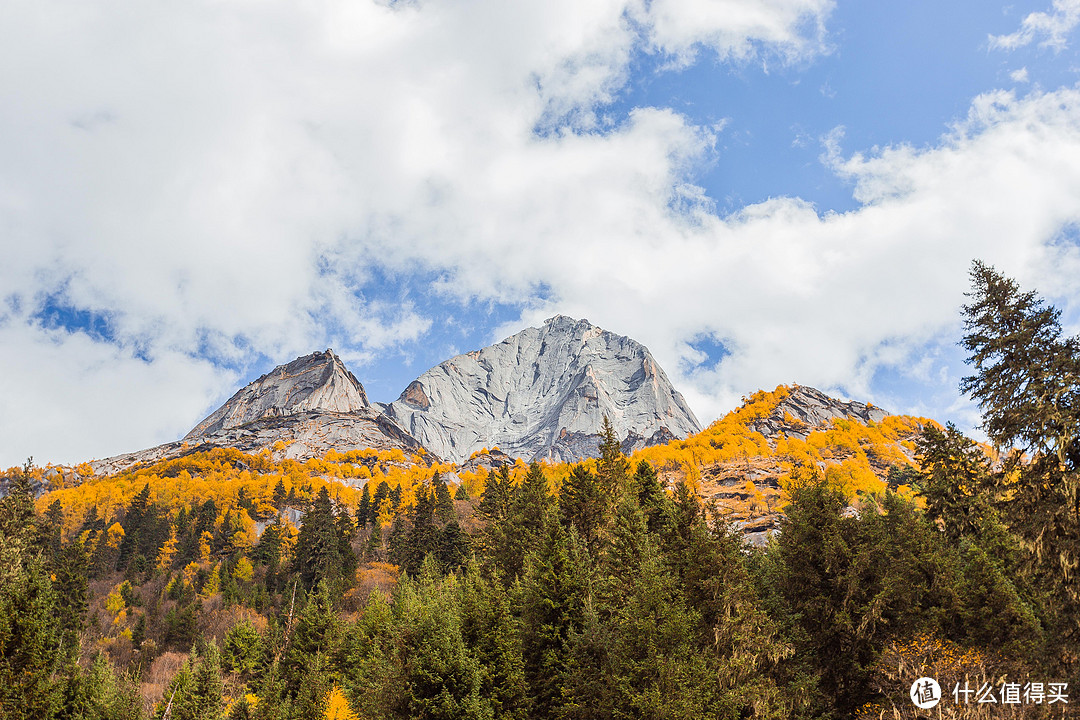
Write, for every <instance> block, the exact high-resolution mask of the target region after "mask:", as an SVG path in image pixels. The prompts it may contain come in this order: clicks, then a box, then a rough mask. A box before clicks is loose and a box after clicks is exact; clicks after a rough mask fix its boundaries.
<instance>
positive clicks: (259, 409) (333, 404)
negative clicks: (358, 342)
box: [91, 350, 420, 473]
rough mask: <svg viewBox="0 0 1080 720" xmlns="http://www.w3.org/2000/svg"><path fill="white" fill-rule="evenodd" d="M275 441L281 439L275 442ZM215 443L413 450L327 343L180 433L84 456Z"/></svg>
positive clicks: (112, 468) (246, 447)
mask: <svg viewBox="0 0 1080 720" xmlns="http://www.w3.org/2000/svg"><path fill="white" fill-rule="evenodd" d="M279 443H280V445H279ZM217 447H227V448H236V449H238V450H243V451H244V452H259V451H261V450H262V449H264V448H268V447H269V448H276V449H275V454H276V455H277V456H279V457H285V458H293V459H297V460H306V459H308V458H313V457H319V456H321V455H324V454H326V452H327V451H329V450H337V451H339V452H348V451H350V450H362V449H366V448H373V449H375V450H392V449H395V448H398V449H401V450H402V451H403V452H405V453H409V454H411V453H415V452H416V451H417V450H419V449H420V444H419V443H418V442H416V440H415V439H413V437H412V436H411V435H409V434H408V433H407V432H405V431H404V430H402V429H401V428H400V427H398V426H397V425H396V424H395V423H394V422H393V421H392V420H390V419H389V418H388V417H386V416H385V415H383V414H382V412H381V411H380V410H379V409H378V408H376V407H373V406H372V405H371V404H370V403H369V402H368V398H367V393H365V392H364V388H363V386H362V385H361V384H360V382H359V381H358V380H357V379H356V377H354V376H353V374H352V373H351V372H349V371H348V370H347V369H346V368H345V365H344V364H343V363H342V362H341V359H340V358H338V356H337V355H335V354H334V352H333V351H332V350H327V351H326V352H316V353H312V354H311V355H306V356H304V357H300V358H297V359H296V360H293V361H292V362H290V363H287V364H285V365H279V366H278V367H276V368H274V369H273V370H272V371H270V372H268V373H266V374H265V375H263V376H262V377H260V378H259V379H258V380H255V381H254V382H252V383H250V384H248V385H247V386H246V387H244V388H242V389H241V390H240V391H238V392H237V393H236V394H235V395H233V396H232V398H230V399H229V401H228V402H226V403H225V404H224V405H222V406H221V407H220V408H218V409H217V410H215V411H214V412H212V413H211V414H210V415H209V416H208V417H207V418H206V419H205V420H203V421H202V422H200V423H199V424H198V425H196V426H195V427H194V428H192V430H191V432H189V433H188V434H187V435H185V436H184V438H183V439H182V440H179V441H177V442H172V443H166V444H164V445H158V446H157V447H153V448H149V449H147V450H140V451H139V452H134V453H128V454H125V455H118V456H116V457H112V458H106V459H105V460H97V461H95V462H93V463H91V466H92V467H93V468H94V471H95V472H97V473H113V472H118V471H120V470H123V469H124V468H127V467H130V466H132V465H134V464H136V463H148V462H156V461H158V460H163V459H165V458H171V457H178V456H181V455H184V454H187V453H189V452H195V451H200V450H211V449H213V448H217Z"/></svg>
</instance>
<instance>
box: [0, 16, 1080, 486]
mask: <svg viewBox="0 0 1080 720" xmlns="http://www.w3.org/2000/svg"><path fill="white" fill-rule="evenodd" d="M1078 25H1080V0H1053V2H1052V3H1051V2H1049V0H1034V1H1032V2H1012V3H1009V4H997V3H995V2H986V0H980V1H979V2H975V1H973V0H972V1H969V0H955V1H954V2H949V3H940V2H929V1H927V0H910V1H909V2H904V3H876V2H866V1H865V0H863V1H861V2H858V1H855V0H849V1H847V2H845V1H844V0H836V1H835V2H834V1H833V0H651V1H650V0H593V1H591V2H584V3H583V2H579V1H578V0H543V1H540V0H517V1H516V2H513V3H507V2H504V1H503V0H454V1H450V0H417V1H412V2H410V1H408V0H397V1H393V0H379V1H372V0H318V1H317V2H311V1H310V0H305V1H301V0H264V1H261V2H252V1H251V0H192V1H191V2H185V3H145V2H135V1H134V0H9V1H8V2H5V3H3V4H2V5H0V252H2V260H0V467H8V466H11V465H16V464H21V462H22V461H23V460H25V459H26V458H27V457H28V456H33V457H34V459H35V462H37V463H39V464H41V463H46V462H53V463H73V462H79V461H83V460H88V459H92V458H101V457H106V456H109V455H114V454H118V453H121V452H126V451H132V450H137V449H141V448H145V447H149V446H152V445H155V444H158V443H161V442H166V441H170V440H174V439H176V438H178V437H180V436H182V435H183V434H184V433H185V432H186V431H187V430H189V429H190V428H191V427H192V426H194V425H195V424H196V423H197V422H198V421H199V420H201V419H202V418H203V417H204V416H205V415H207V414H208V413H209V412H210V411H211V410H213V409H214V408H215V407H217V406H218V405H219V404H221V403H222V402H223V401H224V400H226V399H227V398H228V397H229V396H230V395H231V394H232V393H233V392H235V390H236V389H237V388H238V387H240V386H242V385H243V384H244V383H246V382H248V381H250V380H252V379H254V378H256V377H258V376H259V375H261V374H262V373H264V372H267V371H269V370H270V369H271V368H273V367H274V366H275V365H277V364H280V363H283V362H287V361H289V360H291V359H293V358H295V357H297V356H299V355H303V354H307V353H310V352H312V351H314V350H321V349H323V348H326V347H332V348H334V349H335V350H336V351H337V352H338V354H339V355H340V356H341V357H342V358H343V359H344V360H345V361H346V364H347V365H348V366H349V367H350V369H351V370H352V371H353V372H354V374H356V376H357V377H358V378H359V379H360V380H361V382H362V383H363V384H364V385H365V387H366V389H367V391H368V394H369V396H370V397H371V398H372V399H374V400H379V401H384V402H385V401H390V400H392V399H394V398H396V397H397V395H398V394H399V393H400V392H401V391H402V390H403V389H404V388H405V386H406V385H407V384H408V383H409V381H411V380H412V379H414V378H415V377H417V376H418V375H420V374H421V373H422V372H423V371H425V370H426V369H428V368H429V367H431V366H433V365H435V364H437V363H439V362H441V361H442V360H444V359H447V358H448V357H450V356H452V355H454V354H457V353H460V352H465V351H468V350H472V349H476V348H479V347H482V346H484V345H487V344H490V343H492V342H497V341H498V340H500V339H502V338H504V337H506V336H508V335H510V334H512V333H514V332H517V331H519V330H521V329H522V328H525V327H528V326H531V325H538V324H539V323H541V322H542V321H543V320H544V319H545V318H547V317H550V316H552V315H555V314H557V313H562V314H565V315H570V316H572V317H576V318H587V319H588V320H590V321H591V322H593V323H594V324H597V325H600V326H601V327H604V328H605V329H608V330H611V331H613V332H616V333H619V334H623V335H628V336H630V337H633V338H635V339H636V340H638V341H640V342H642V343H644V344H645V345H646V346H648V347H649V348H650V350H651V351H652V352H653V354H654V355H655V356H656V358H657V360H658V361H659V362H660V364H661V365H662V366H663V367H664V368H665V370H666V371H667V374H668V375H669V377H670V378H671V379H672V381H673V382H674V384H675V386H676V387H677V388H678V389H679V390H680V391H681V392H682V393H683V394H684V396H685V397H686V399H687V401H688V402H689V404H690V406H691V407H692V408H693V410H694V411H695V413H696V414H697V415H698V417H699V418H700V419H701V420H702V421H703V422H704V423H707V422H709V421H711V420H713V419H716V418H717V417H720V416H722V415H723V414H724V413H725V412H727V411H729V410H731V409H733V408H734V407H736V406H737V405H738V403H739V401H740V398H741V397H743V396H745V395H748V394H750V393H752V392H753V391H755V390H757V389H759V388H766V389H772V388H774V387H775V386H777V385H778V384H781V383H784V384H789V383H793V382H795V383H800V384H804V385H812V386H814V387H817V388H819V389H821V390H823V391H826V392H829V393H831V394H834V395H836V396H839V397H844V398H854V399H859V400H863V401H871V402H873V403H874V404H876V405H879V406H881V407H884V408H886V409H888V410H890V411H892V412H897V413H912V414H917V415H922V416H929V417H934V418H936V419H938V420H941V421H946V420H949V421H953V422H956V423H957V424H958V425H959V426H960V427H961V428H963V429H965V430H968V431H971V432H974V433H978V429H977V428H978V424H979V417H978V409H977V408H976V407H975V406H973V405H972V403H971V402H970V400H968V399H967V398H964V397H962V396H961V395H960V394H959V392H958V389H957V385H958V382H959V380H960V378H961V377H962V376H964V375H965V374H966V373H967V372H968V370H967V368H966V366H965V364H964V353H963V351H962V350H961V349H960V348H959V347H958V345H957V343H958V341H959V339H960V337H961V335H962V333H963V330H962V325H961V319H960V308H961V306H962V304H963V302H964V292H965V291H966V290H967V289H968V271H969V269H970V266H971V263H972V261H973V260H974V259H980V260H982V261H984V262H987V263H990V264H992V265H994V266H995V267H996V268H997V269H998V270H1000V271H1001V272H1003V273H1004V274H1006V275H1008V276H1010V277H1013V278H1016V279H1017V281H1018V282H1020V284H1021V285H1022V286H1023V287H1024V288H1026V289H1034V290H1037V291H1038V292H1040V293H1041V294H1042V295H1043V296H1044V297H1046V298H1047V299H1048V300H1049V301H1050V302H1052V303H1053V304H1054V305H1056V306H1057V307H1058V308H1060V309H1061V310H1062V311H1063V319H1064V321H1065V324H1066V327H1067V329H1068V330H1069V331H1070V332H1076V331H1077V330H1080V272H1078V271H1080V248H1078V236H1080V84H1078V83H1080V58H1078V54H1077V48H1078V47H1080V37H1078V34H1080V33H1078Z"/></svg>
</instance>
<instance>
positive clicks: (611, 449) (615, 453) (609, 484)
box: [596, 415, 630, 509]
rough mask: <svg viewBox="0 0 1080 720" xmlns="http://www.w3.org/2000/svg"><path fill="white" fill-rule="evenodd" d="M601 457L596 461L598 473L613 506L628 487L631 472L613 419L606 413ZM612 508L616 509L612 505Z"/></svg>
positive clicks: (601, 437)
mask: <svg viewBox="0 0 1080 720" xmlns="http://www.w3.org/2000/svg"><path fill="white" fill-rule="evenodd" d="M599 450H600V457H599V458H597V461H596V475H597V477H598V478H599V479H600V483H601V485H602V486H603V487H604V490H605V493H606V494H607V496H608V498H609V501H610V502H611V504H612V506H614V504H615V502H616V498H618V496H619V495H621V494H622V492H623V490H624V489H625V488H626V485H627V481H628V477H629V474H630V469H629V468H630V464H629V463H628V462H627V460H626V456H625V455H623V452H622V446H621V445H620V444H619V437H618V435H616V434H615V427H614V426H613V425H612V424H611V420H609V419H608V416H607V415H604V420H603V425H602V426H601V428H600V448H599ZM612 509H614V508H613V507H612Z"/></svg>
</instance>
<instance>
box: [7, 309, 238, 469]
mask: <svg viewBox="0 0 1080 720" xmlns="http://www.w3.org/2000/svg"><path fill="white" fill-rule="evenodd" d="M0 367H3V368H4V372H3V373H0V459H2V461H3V462H2V463H0V465H2V466H3V467H8V466H11V465H16V464H21V463H22V461H23V460H25V459H26V457H27V456H30V455H33V456H34V459H35V462H36V463H38V464H44V463H45V462H53V463H76V462H81V461H84V460H90V459H94V458H99V457H106V456H108V455H116V454H119V453H122V452H128V451H132V450H136V449H140V448H143V447H150V446H151V445H155V444H157V443H159V442H161V441H162V439H163V438H169V439H176V438H178V437H180V436H182V435H183V434H184V433H186V432H187V431H188V430H190V429H191V427H192V426H193V425H194V424H195V422H197V421H198V420H199V419H201V418H202V416H203V414H204V412H205V410H206V408H205V405H206V398H208V397H212V396H214V395H221V394H224V393H231V392H232V391H233V389H234V386H235V384H236V382H237V380H238V377H237V376H236V374H235V373H231V372H228V371H223V370H221V369H220V368H217V367H215V366H214V365H212V364H211V363H209V362H207V361H205V360H197V359H192V358H191V357H189V356H187V355H184V354H181V353H176V352H171V353H165V354H162V355H158V356H156V357H154V358H153V361H152V362H148V361H144V360H141V359H139V358H137V357H135V356H134V355H133V354H132V352H131V351H130V349H124V348H118V347H116V346H115V345H112V344H110V343H105V342H100V341H95V340H93V339H91V338H90V337H89V336H87V335H86V334H83V333H65V332H63V331H56V330H48V329H45V328H42V327H40V326H34V325H28V324H21V323H7V324H0Z"/></svg>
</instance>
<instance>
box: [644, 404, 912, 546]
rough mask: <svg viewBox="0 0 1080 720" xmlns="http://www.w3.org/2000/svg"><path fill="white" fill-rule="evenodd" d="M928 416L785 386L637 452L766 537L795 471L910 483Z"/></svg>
mask: <svg viewBox="0 0 1080 720" xmlns="http://www.w3.org/2000/svg"><path fill="white" fill-rule="evenodd" d="M927 422H930V421H929V420H926V419H925V418H916V417H909V416H906V415H890V414H888V413H887V412H886V411H885V410H882V409H881V408H878V407H874V406H872V405H868V404H865V403H860V402H845V401H843V400H837V399H836V398H832V397H829V396H828V395H826V394H825V393H823V392H821V391H820V390H816V389H814V388H812V387H806V386H801V385H791V386H787V385H781V386H779V387H778V388H776V389H775V390H773V391H771V392H766V391H759V392H757V393H754V394H753V395H751V396H750V397H748V398H745V399H744V401H743V404H742V406H741V407H739V408H737V409H735V410H733V411H732V412H730V413H728V414H727V415H725V416H724V417H722V418H720V419H719V420H717V421H716V422H714V423H712V424H711V425H709V427H707V428H705V429H704V430H703V431H701V432H700V433H697V434H696V435H692V436H690V437H689V438H687V439H686V440H685V441H684V442H681V443H678V444H671V445H667V446H660V447H652V448H647V449H645V450H643V451H642V452H640V453H638V455H637V456H636V457H637V458H638V459H644V460H648V461H649V462H650V463H651V464H652V465H653V466H654V467H656V468H657V470H658V472H659V473H660V476H661V478H662V479H663V480H664V482H666V483H667V484H668V485H673V484H674V483H677V482H679V481H681V480H687V481H689V482H690V483H691V485H692V486H693V487H694V488H695V489H696V490H697V492H698V493H699V494H700V495H701V496H702V497H704V498H706V499H710V500H713V501H715V502H716V503H717V505H718V506H719V507H720V509H721V511H722V512H723V513H724V514H725V516H726V517H727V518H728V519H729V520H730V521H732V522H734V523H736V524H737V525H738V526H739V527H741V528H742V529H743V530H744V532H745V533H746V534H747V536H748V537H750V538H751V539H753V540H755V541H763V540H764V538H765V537H766V536H767V534H768V533H769V532H770V531H771V530H772V529H773V528H775V526H776V522H777V520H778V518H779V514H780V510H781V506H782V504H783V497H782V488H783V487H784V486H785V483H787V482H788V481H789V478H791V477H792V476H793V475H795V474H803V475H806V474H813V473H817V474H820V475H823V476H825V477H826V478H828V479H829V481H830V483H832V484H833V485H834V486H836V487H841V488H843V489H844V490H845V491H846V492H847V493H848V494H849V495H852V496H854V494H855V492H856V491H871V492H873V491H880V490H883V489H884V488H885V487H886V485H889V484H897V485H902V484H904V483H905V482H907V481H908V480H909V477H908V476H907V475H906V474H905V471H906V469H908V468H910V467H911V466H912V465H913V464H914V457H915V439H916V437H917V436H918V435H919V433H920V432H921V431H922V428H923V426H924V425H925V424H926V423H927Z"/></svg>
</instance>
